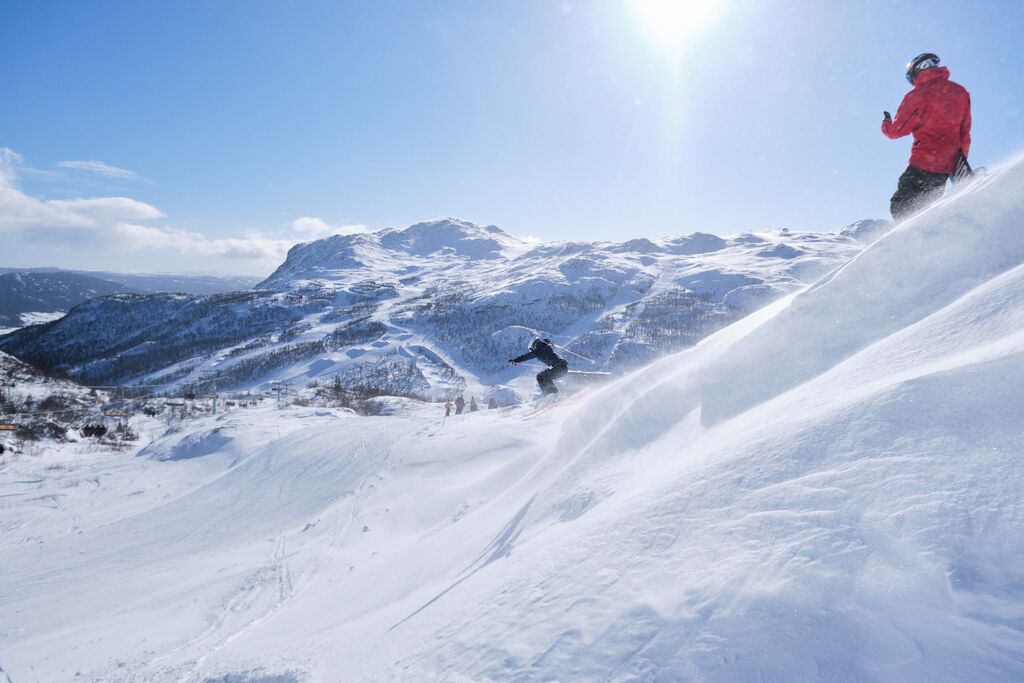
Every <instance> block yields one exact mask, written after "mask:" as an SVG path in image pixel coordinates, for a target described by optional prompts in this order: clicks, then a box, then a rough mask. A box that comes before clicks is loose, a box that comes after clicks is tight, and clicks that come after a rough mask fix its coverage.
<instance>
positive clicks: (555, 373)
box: [537, 362, 569, 394]
mask: <svg viewBox="0 0 1024 683" xmlns="http://www.w3.org/2000/svg"><path fill="white" fill-rule="evenodd" d="M568 372H569V364H568V363H564V362H563V363H559V364H558V365H552V366H551V367H550V368H548V369H547V370H541V371H540V372H538V373H537V384H539V385H540V390H541V391H543V392H544V393H545V394H557V393H558V387H556V386H555V380H556V379H558V378H559V377H565V375H566V373H568Z"/></svg>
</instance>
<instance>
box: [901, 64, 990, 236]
mask: <svg viewBox="0 0 1024 683" xmlns="http://www.w3.org/2000/svg"><path fill="white" fill-rule="evenodd" d="M907 80H908V81H910V84H911V85H912V86H914V89H913V90H911V91H910V92H908V93H907V95H906V97H904V98H903V103H902V104H900V108H899V109H898V110H896V118H895V119H893V118H892V115H891V114H889V112H887V111H886V112H882V113H883V115H884V118H883V119H882V133H884V134H885V136H886V137H888V138H891V139H893V140H895V139H897V138H901V137H903V136H905V135H910V134H913V136H914V144H913V145H912V146H911V148H910V165H909V166H907V170H906V171H904V172H903V175H901V176H900V179H899V183H898V184H897V188H896V194H894V195H893V196H892V199H890V200H889V210H890V211H891V212H892V217H893V219H895V220H897V221H898V220H900V219H902V218H905V217H906V216H908V215H910V214H912V213H914V211H916V210H918V209H920V208H922V207H923V206H924V205H925V204H927V203H928V202H930V201H932V200H934V199H938V197H939V196H941V194H942V192H943V191H944V190H945V187H946V180H947V179H949V177H950V176H953V179H954V181H956V180H959V179H960V178H961V177H963V176H966V175H970V173H971V167H970V166H969V165H968V164H967V153H968V152H969V151H970V149H971V95H970V93H968V92H967V90H966V89H965V88H964V87H963V86H962V85H960V84H958V83H954V82H953V81H951V80H949V69H947V68H946V67H944V66H939V58H938V56H937V55H935V54H933V53H931V52H925V53H923V54H920V55H918V56H917V57H914V59H912V60H911V61H910V63H909V64H907Z"/></svg>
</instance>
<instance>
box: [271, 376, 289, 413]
mask: <svg viewBox="0 0 1024 683" xmlns="http://www.w3.org/2000/svg"><path fill="white" fill-rule="evenodd" d="M270 393H272V394H273V395H274V399H275V400H276V401H277V408H278V410H280V409H281V401H282V399H283V398H284V397H285V396H287V395H288V394H290V393H291V387H290V386H288V383H287V382H285V381H284V380H274V381H272V382H271V383H270Z"/></svg>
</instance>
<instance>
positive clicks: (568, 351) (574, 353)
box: [555, 344, 594, 363]
mask: <svg viewBox="0 0 1024 683" xmlns="http://www.w3.org/2000/svg"><path fill="white" fill-rule="evenodd" d="M555 346H556V347H557V348H560V349H562V350H563V351H565V352H566V353H571V354H572V355H574V356H576V357H577V358H582V359H583V360H585V361H587V362H588V363H593V362H594V361H592V360H590V359H589V358H587V357H586V356H581V355H580V354H578V353H576V352H575V351H570V350H569V349H567V348H565V347H564V346H558V344H555Z"/></svg>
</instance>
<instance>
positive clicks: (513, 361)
mask: <svg viewBox="0 0 1024 683" xmlns="http://www.w3.org/2000/svg"><path fill="white" fill-rule="evenodd" d="M508 362H509V363H511V364H512V365H519V361H517V360H512V359H511V358H510V359H509V361H508Z"/></svg>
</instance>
